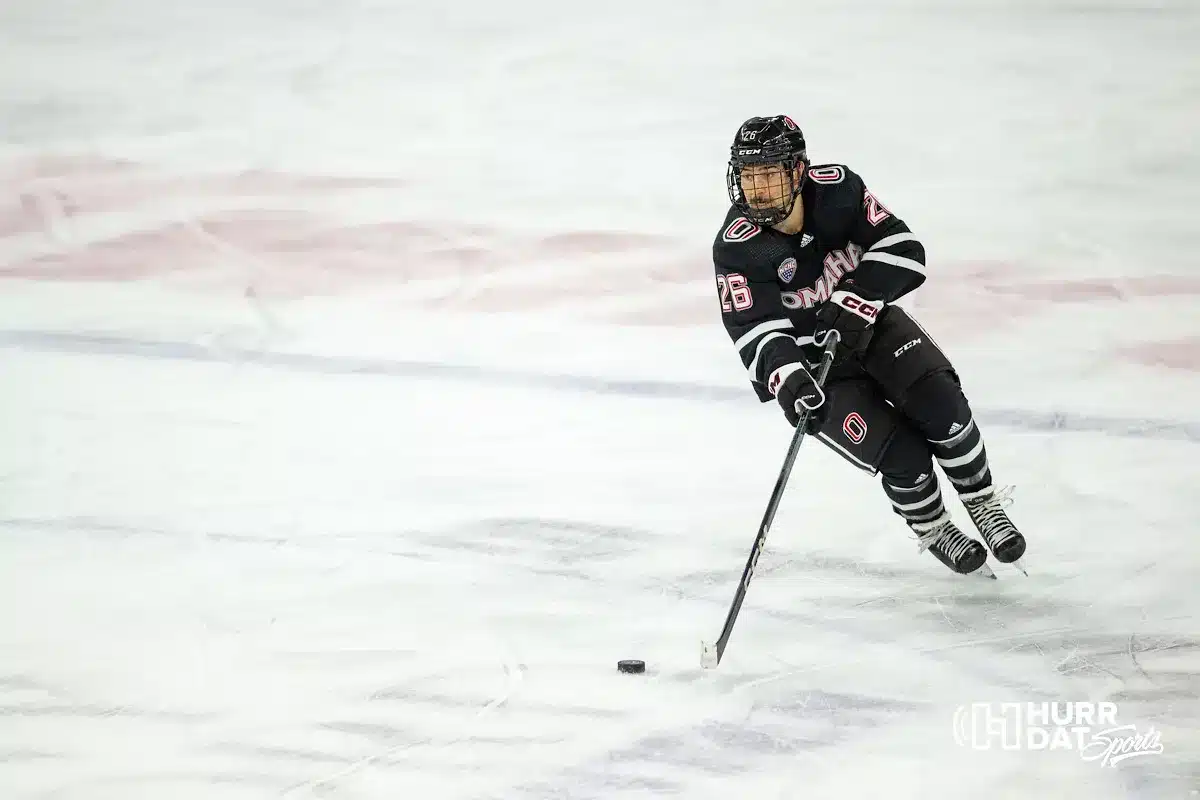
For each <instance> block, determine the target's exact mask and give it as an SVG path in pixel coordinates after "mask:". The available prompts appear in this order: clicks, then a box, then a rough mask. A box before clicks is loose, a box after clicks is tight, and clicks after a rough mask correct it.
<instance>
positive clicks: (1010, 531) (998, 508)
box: [960, 486, 1028, 574]
mask: <svg viewBox="0 0 1200 800" xmlns="http://www.w3.org/2000/svg"><path fill="white" fill-rule="evenodd" d="M1012 490H1013V487H1011V486H1006V487H1004V488H1003V489H999V490H997V489H996V487H994V486H989V487H988V488H987V489H983V490H981V491H978V492H969V493H965V494H962V495H960V499H961V500H962V502H963V506H965V507H966V509H967V514H969V515H970V517H971V522H973V523H975V527H976V528H977V529H978V530H979V533H980V535H981V536H982V537H983V540H984V541H985V542H987V546H988V548H989V549H990V550H991V551H992V554H993V555H994V556H996V560H997V561H999V562H1001V563H1003V564H1012V565H1014V566H1016V567H1017V569H1019V570H1021V571H1022V572H1025V568H1024V567H1023V566H1021V563H1020V561H1019V559H1020V558H1021V556H1023V555H1025V537H1024V536H1022V535H1021V532H1020V531H1019V530H1017V528H1016V526H1015V525H1013V523H1012V520H1010V519H1009V518H1008V514H1006V513H1004V509H1005V508H1006V507H1007V506H1008V505H1009V504H1010V503H1011V502H1012V500H1011V499H1010V495H1012ZM1026 574H1028V573H1026Z"/></svg>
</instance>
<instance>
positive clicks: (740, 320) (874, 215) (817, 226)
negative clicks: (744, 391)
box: [713, 164, 925, 402]
mask: <svg viewBox="0 0 1200 800" xmlns="http://www.w3.org/2000/svg"><path fill="white" fill-rule="evenodd" d="M800 197H801V199H802V201H803V203H804V224H803V228H802V229H801V230H800V232H799V233H795V234H785V233H780V232H779V231H777V230H775V229H773V228H764V227H761V226H759V225H756V224H754V223H752V222H750V221H749V220H747V219H746V218H745V217H743V216H742V215H741V213H740V212H739V211H738V210H737V209H736V207H731V208H730V211H729V213H728V214H727V215H726V217H725V222H724V224H723V225H722V227H721V232H720V233H718V234H717V237H716V240H715V241H714V243H713V262H714V265H715V267H716V279H717V294H718V296H719V297H720V308H721V316H722V319H723V320H724V323H725V328H726V330H727V331H729V336H730V338H732V339H733V342H734V346H735V347H737V350H738V354H739V355H740V356H741V358H742V364H743V365H744V366H745V367H746V369H747V370H748V371H749V375H750V380H751V382H752V383H753V385H754V388H755V391H756V392H757V393H758V396H759V399H760V400H762V401H763V402H766V401H768V400H770V399H771V395H770V393H769V392H768V391H767V389H766V382H767V378H768V377H769V376H770V375H771V373H772V372H774V371H775V370H776V369H778V368H779V367H780V366H783V365H784V364H789V363H793V362H796V361H800V360H805V361H807V362H809V363H810V364H811V363H815V362H816V361H818V360H819V359H820V351H819V349H818V348H816V346H815V345H814V344H813V335H814V333H815V332H816V314H817V307H818V306H819V305H820V304H821V303H824V302H825V301H827V300H828V299H829V297H830V295H831V294H832V293H833V288H834V287H835V286H836V285H837V284H838V282H839V281H840V280H841V279H842V277H843V276H844V275H845V274H846V273H849V272H853V273H854V280H855V282H857V283H858V284H859V285H860V286H862V287H863V288H865V289H869V290H872V291H874V292H878V293H879V294H881V295H883V298H884V300H885V301H886V302H888V303H891V302H894V301H895V300H896V299H898V298H900V297H902V296H904V295H906V294H908V293H909V292H911V291H912V290H913V289H916V288H917V287H918V286H920V285H921V284H922V283H924V281H925V248H924V247H923V246H922V245H921V242H920V241H918V240H917V237H916V236H914V235H913V233H912V231H910V230H909V228H908V225H906V224H905V223H904V221H903V220H901V219H900V218H899V217H897V216H896V215H894V214H893V213H892V212H891V211H890V210H889V209H888V208H887V207H885V206H884V205H883V204H882V203H881V202H879V200H878V199H877V198H876V197H875V196H874V195H873V194H871V192H870V191H869V190H868V189H867V187H866V186H865V185H864V183H863V181H862V179H861V178H860V177H859V176H858V175H856V174H855V173H854V172H853V171H851V170H850V169H849V168H848V167H846V166H844V165H842V164H822V165H819V166H813V167H810V168H809V170H808V176H807V179H806V180H805V182H804V186H803V188H802V189H801V192H800Z"/></svg>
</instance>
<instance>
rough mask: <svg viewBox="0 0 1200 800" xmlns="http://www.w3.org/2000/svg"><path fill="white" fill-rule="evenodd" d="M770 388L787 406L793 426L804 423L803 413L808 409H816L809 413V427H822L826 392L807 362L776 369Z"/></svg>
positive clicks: (768, 386) (784, 407) (769, 381)
mask: <svg viewBox="0 0 1200 800" xmlns="http://www.w3.org/2000/svg"><path fill="white" fill-rule="evenodd" d="M767 390H768V391H770V392H771V394H773V395H775V399H776V400H778V401H779V405H781V406H783V415H784V416H785V417H787V421H788V424H789V425H791V426H792V427H793V428H794V427H796V425H798V424H799V423H800V415H801V414H803V413H804V412H805V411H811V412H813V413H811V414H809V415H808V429H809V430H810V431H811V430H814V429H816V428H817V427H819V426H820V424H821V422H822V419H821V407H822V406H823V405H824V404H825V392H823V391H822V390H821V387H820V386H818V385H817V381H816V378H814V377H813V376H812V373H810V372H809V371H808V368H807V367H805V366H804V365H803V364H801V363H800V362H795V363H792V364H784V365H783V366H782V367H780V368H779V369H777V370H775V371H774V372H772V373H771V377H770V378H769V379H768V380H767Z"/></svg>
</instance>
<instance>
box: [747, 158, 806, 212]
mask: <svg viewBox="0 0 1200 800" xmlns="http://www.w3.org/2000/svg"><path fill="white" fill-rule="evenodd" d="M790 172H791V170H788V169H787V168H786V167H784V166H783V165H782V164H754V165H752V166H747V167H743V168H742V171H741V178H740V181H741V185H742V195H743V196H745V198H746V202H747V203H748V204H749V205H750V207H751V208H755V209H758V208H762V209H767V208H777V207H779V206H782V205H784V204H785V203H787V201H788V200H789V199H790V198H791V196H792V186H793V184H792V181H791V176H790V174H789V173H790Z"/></svg>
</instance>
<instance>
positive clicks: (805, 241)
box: [800, 233, 813, 247]
mask: <svg viewBox="0 0 1200 800" xmlns="http://www.w3.org/2000/svg"><path fill="white" fill-rule="evenodd" d="M812 240H813V235H812V234H811V233H806V234H804V235H803V236H801V237H800V246H801V247H808V246H809V245H810V244H811V243H812Z"/></svg>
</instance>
